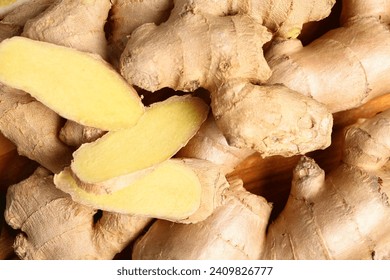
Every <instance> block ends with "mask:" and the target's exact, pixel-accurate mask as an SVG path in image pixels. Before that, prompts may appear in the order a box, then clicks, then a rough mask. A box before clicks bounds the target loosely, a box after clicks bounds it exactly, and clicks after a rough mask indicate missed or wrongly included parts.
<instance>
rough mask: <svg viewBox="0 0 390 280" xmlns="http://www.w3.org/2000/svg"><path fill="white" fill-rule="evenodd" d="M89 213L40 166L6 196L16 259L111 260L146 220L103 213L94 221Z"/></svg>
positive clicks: (140, 229)
mask: <svg viewBox="0 0 390 280" xmlns="http://www.w3.org/2000/svg"><path fill="white" fill-rule="evenodd" d="M95 213H96V210H94V209H92V208H90V207H87V206H83V205H80V204H78V203H75V202H74V201H72V199H71V198H70V196H69V195H68V194H66V193H63V192H62V191H60V190H58V189H57V188H55V186H54V184H53V176H52V175H50V173H49V172H48V171H47V170H45V169H43V168H38V169H37V170H36V171H35V173H34V174H33V175H31V176H30V177H29V178H27V179H26V180H24V181H22V182H20V183H18V184H16V185H12V186H10V187H9V189H8V192H7V201H6V210H5V219H6V221H7V223H8V224H9V225H10V226H12V227H13V228H14V229H20V230H21V231H22V232H23V233H20V234H19V235H17V237H16V239H15V243H14V248H15V252H16V254H17V255H18V257H19V258H21V259H28V260H51V259H53V260H78V259H83V260H86V259H112V258H114V256H115V255H116V254H117V253H119V252H121V251H122V250H123V249H124V248H125V247H126V246H127V245H128V244H129V243H131V242H132V240H134V238H136V237H137V236H138V235H139V234H140V232H141V231H142V230H143V228H144V227H145V226H146V225H147V224H148V223H149V222H150V219H148V218H142V217H133V216H129V215H121V214H114V213H108V212H103V215H102V217H101V218H100V219H99V220H98V221H97V222H96V223H95V222H94V214H95Z"/></svg>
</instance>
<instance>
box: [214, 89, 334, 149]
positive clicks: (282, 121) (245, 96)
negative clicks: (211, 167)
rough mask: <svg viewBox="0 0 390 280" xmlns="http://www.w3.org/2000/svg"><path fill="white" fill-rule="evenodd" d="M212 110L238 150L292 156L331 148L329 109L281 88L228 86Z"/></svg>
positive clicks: (215, 95)
mask: <svg viewBox="0 0 390 280" xmlns="http://www.w3.org/2000/svg"><path fill="white" fill-rule="evenodd" d="M211 107H212V110H213V113H214V116H215V120H216V123H217V125H218V127H219V128H220V129H221V131H222V133H223V134H224V135H225V137H226V139H227V142H228V143H229V144H230V145H232V146H235V147H238V148H251V149H253V150H256V151H258V152H260V153H261V154H262V155H264V156H271V155H283V156H291V155H295V154H304V153H307V152H310V151H314V150H317V149H324V148H326V147H328V146H329V145H330V141H331V131H332V124H333V121H332V115H331V114H330V113H329V112H328V111H327V109H326V107H325V106H324V105H322V104H320V103H319V102H316V101H315V100H313V99H312V98H309V97H306V96H303V95H302V94H300V93H298V92H294V91H292V90H290V89H288V88H286V87H284V86H281V85H274V86H258V85H253V84H250V83H227V84H225V85H223V86H222V87H220V88H219V90H218V92H217V93H216V94H213V95H211Z"/></svg>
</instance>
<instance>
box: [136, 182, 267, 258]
mask: <svg viewBox="0 0 390 280" xmlns="http://www.w3.org/2000/svg"><path fill="white" fill-rule="evenodd" d="M233 184H234V185H232V186H231V187H230V189H229V190H228V191H226V193H225V199H224V201H223V204H222V205H221V206H219V207H218V208H216V209H215V210H214V212H213V214H212V215H211V216H210V217H209V218H207V219H206V220H204V221H201V222H199V223H196V224H190V225H183V224H177V223H171V222H167V221H162V220H158V221H156V222H155V223H154V224H153V225H152V226H151V227H150V229H149V230H148V231H147V232H146V234H145V235H144V236H142V237H141V238H140V239H139V240H137V242H136V243H135V246H134V249H133V255H132V257H133V259H141V260H156V259H160V260H165V259H174V260H193V259H198V260H199V259H201V260H205V259H225V260H229V259H230V260H232V259H234V260H255V259H259V258H260V257H261V255H262V252H263V249H264V248H263V247H264V241H265V231H266V227H267V224H268V218H269V215H270V213H271V207H270V205H269V204H268V203H267V202H266V200H265V199H264V198H262V197H259V196H256V195H254V194H250V193H248V192H247V191H245V189H244V188H242V187H238V186H237V182H235V183H233ZM241 184H242V183H241ZM189 240H194V242H189ZM195 240H196V242H195Z"/></svg>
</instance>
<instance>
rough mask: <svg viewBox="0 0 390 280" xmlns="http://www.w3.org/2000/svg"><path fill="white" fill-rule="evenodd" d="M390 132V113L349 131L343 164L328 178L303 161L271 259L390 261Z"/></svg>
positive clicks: (274, 234)
mask: <svg viewBox="0 0 390 280" xmlns="http://www.w3.org/2000/svg"><path fill="white" fill-rule="evenodd" d="M389 133H390V110H387V111H385V112H383V113H380V114H378V115H377V116H375V117H373V118H371V119H368V120H366V121H365V122H363V123H360V124H357V125H355V126H352V127H351V128H349V129H348V130H347V132H346V137H345V148H344V156H343V159H342V162H341V163H340V165H339V166H338V167H337V168H336V169H334V170H333V171H332V172H331V173H330V174H327V175H326V177H325V174H324V171H323V170H322V169H320V167H319V166H318V165H317V164H316V163H315V162H314V161H313V160H311V159H309V158H307V157H303V158H302V159H301V161H300V162H299V164H298V165H297V167H296V169H295V171H294V178H293V183H292V189H291V193H290V197H289V199H288V201H287V205H286V206H285V209H284V210H283V211H282V213H281V214H280V216H279V217H278V218H277V219H276V220H275V222H274V223H272V224H271V225H270V226H269V229H268V234H267V244H266V251H265V256H264V258H265V259H317V260H318V259H383V258H389V251H386V248H387V250H388V249H389V248H390V238H389V232H390V227H389V225H390V223H389V222H390V206H389V195H390V183H389V182H390V176H389V164H388V163H389V157H390V142H389V137H388V136H389Z"/></svg>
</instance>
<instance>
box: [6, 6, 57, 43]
mask: <svg viewBox="0 0 390 280" xmlns="http://www.w3.org/2000/svg"><path fill="white" fill-rule="evenodd" d="M19 2H20V5H18V6H17V7H15V8H13V9H12V10H11V11H9V12H8V13H7V14H6V15H5V16H4V17H3V18H2V19H1V20H0V42H1V41H3V40H4V39H7V38H11V37H13V36H18V35H20V34H21V33H22V32H23V27H24V25H25V24H26V22H27V21H28V20H29V19H32V18H34V17H36V16H38V15H39V14H40V13H42V12H43V11H44V10H45V9H47V8H48V7H49V6H50V5H51V4H52V3H54V2H55V0H28V1H18V3H19ZM0 18H1V16H0Z"/></svg>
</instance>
